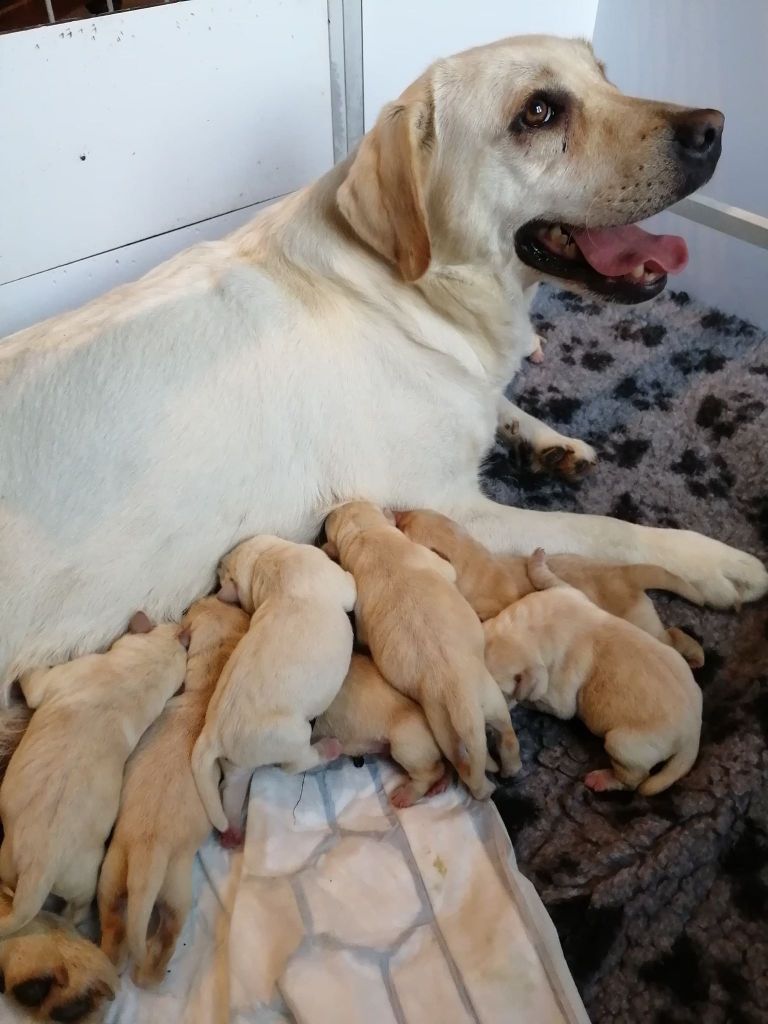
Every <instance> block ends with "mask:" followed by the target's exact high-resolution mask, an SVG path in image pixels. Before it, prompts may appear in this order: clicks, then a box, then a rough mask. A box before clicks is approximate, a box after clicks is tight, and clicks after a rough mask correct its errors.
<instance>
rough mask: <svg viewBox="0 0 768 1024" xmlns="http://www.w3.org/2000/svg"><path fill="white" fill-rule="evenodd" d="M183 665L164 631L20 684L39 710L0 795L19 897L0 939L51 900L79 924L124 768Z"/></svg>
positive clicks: (174, 632)
mask: <svg viewBox="0 0 768 1024" xmlns="http://www.w3.org/2000/svg"><path fill="white" fill-rule="evenodd" d="M186 662H187V653H186V650H185V649H184V647H183V646H182V644H181V642H180V640H179V627H178V626H173V625H165V626H157V627H156V628H155V629H153V630H152V631H151V632H150V633H147V634H143V635H130V634H129V635H126V636H124V637H122V638H121V639H120V640H118V641H117V643H115V644H114V645H113V647H112V649H111V650H110V651H108V652H107V653H106V654H90V655H86V656H85V657H83V658H78V659H76V660H75V661H72V662H69V663H68V664H66V665H59V666H58V667H56V668H50V669H35V670H33V671H32V672H30V673H27V674H26V675H25V676H23V677H22V680H21V687H22V690H23V692H24V697H25V699H26V701H27V704H28V705H29V706H30V707H31V708H34V709H35V711H34V714H33V716H32V719H31V721H30V724H29V726H28V728H27V731H26V733H25V734H24V737H23V739H22V741H21V743H20V744H19V746H18V749H17V750H16V752H15V754H14V755H13V757H12V758H11V763H10V764H9V765H8V771H7V772H6V774H5V779H4V780H3V784H2V787H1V788H0V817H2V821H3V828H4V831H5V835H4V838H3V845H2V847H1V848H0V880H2V881H3V882H4V883H5V884H6V885H8V886H10V887H11V888H12V889H14V890H15V893H14V901H13V913H12V914H10V915H9V916H6V917H3V918H0V936H2V935H8V934H10V933H11V932H13V931H15V930H16V929H17V928H20V927H22V926H23V925H25V924H27V923H28V922H29V921H31V920H32V918H33V917H34V916H35V914H37V912H38V911H39V910H40V909H41V907H42V906H43V903H44V901H45V899H46V898H47V896H48V894H49V893H51V892H53V893H55V894H56V895H57V896H61V897H62V898H63V899H65V900H66V901H67V903H68V906H67V914H68V916H69V917H70V918H71V919H72V920H73V921H74V922H75V923H77V922H78V921H79V920H80V919H81V918H82V917H83V916H84V915H85V914H86V913H87V911H88V908H89V907H90V904H91V900H92V899H93V897H94V895H95V893H96V880H97V878H98V873H99V867H100V866H101V861H102V858H103V856H104V843H105V842H106V839H107V836H108V835H109V831H110V829H111V828H112V825H113V824H114V822H115V818H116V817H117V811H118V807H119V804H120V787H121V786H122V782H123V769H124V768H125V762H126V761H127V759H128V757H129V755H130V753H131V751H132V750H133V748H134V747H135V746H136V744H137V743H138V741H139V739H140V738H141V735H142V733H143V732H144V731H145V729H146V728H147V727H148V726H149V725H150V724H151V723H152V722H153V721H154V720H155V719H156V718H157V716H158V715H159V714H160V712H161V711H162V710H163V706H164V705H165V703H166V701H167V700H169V698H170V697H171V696H172V695H173V693H174V692H175V691H176V690H178V689H179V687H180V686H181V684H182V682H183V681H184V671H185V668H186Z"/></svg>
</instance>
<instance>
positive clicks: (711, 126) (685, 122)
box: [674, 110, 725, 161]
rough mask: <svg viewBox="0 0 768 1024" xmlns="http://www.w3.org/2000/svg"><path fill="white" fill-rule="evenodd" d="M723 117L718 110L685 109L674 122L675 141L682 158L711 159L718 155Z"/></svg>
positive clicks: (715, 158) (723, 122) (713, 159)
mask: <svg viewBox="0 0 768 1024" xmlns="http://www.w3.org/2000/svg"><path fill="white" fill-rule="evenodd" d="M724 124H725V117H724V116H723V115H722V114H721V113H720V111H719V110H686V111H685V113H683V114H678V115H677V117H676V118H675V122H674V133H675V142H676V143H677V146H678V151H679V153H680V156H681V157H682V158H683V159H684V160H697V161H698V160H712V161H715V160H717V158H718V157H719V156H720V145H721V140H722V137H723V125H724Z"/></svg>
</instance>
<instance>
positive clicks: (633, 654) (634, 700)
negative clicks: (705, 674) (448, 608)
mask: <svg viewBox="0 0 768 1024" xmlns="http://www.w3.org/2000/svg"><path fill="white" fill-rule="evenodd" d="M529 572H530V574H531V581H532V582H533V584H534V586H535V587H537V588H538V589H539V590H541V591H542V592H541V593H535V594H529V595H528V596H527V597H524V598H522V599H521V600H520V601H518V602H516V603H515V604H513V605H511V606H510V607H508V608H506V609H505V610H504V611H503V612H501V613H500V614H499V615H497V616H496V618H494V619H489V620H488V621H487V622H486V623H485V625H484V627H483V628H484V630H485V638H486V650H485V656H486V662H487V664H488V668H489V669H490V671H491V673H492V675H493V676H494V678H495V679H496V680H497V681H498V683H499V685H500V686H501V688H502V690H503V691H504V693H505V694H506V695H507V696H508V697H510V698H514V699H515V700H524V701H528V702H530V703H531V704H532V705H533V707H535V708H537V709H538V710H540V711H547V712H549V713H550V714H553V715H556V716H557V717H558V718H573V717H574V716H575V715H578V717H579V718H580V719H581V720H582V721H583V722H584V724H585V725H586V726H587V728H588V729H589V730H590V731H591V732H593V733H595V735H597V736H601V737H604V738H605V749H606V751H607V752H608V755H609V757H610V758H611V764H612V766H613V767H612V770H608V769H604V770H600V771H593V772H590V773H589V774H588V775H587V776H586V777H585V779H584V782H585V783H586V785H587V786H589V788H590V789H594V790H598V791H602V790H607V789H638V790H639V791H640V792H641V793H642V794H643V795H644V796H651V795H652V794H654V793H660V792H661V791H662V790H664V789H667V788H668V787H669V786H671V785H672V783H673V782H676V781H677V780H678V779H680V778H682V776H683V775H685V774H686V773H687V772H688V771H690V769H691V768H692V767H693V764H694V762H695V761H696V757H697V755H698V751H699V737H700V733H701V691H700V689H699V687H698V686H697V685H696V682H695V680H694V678H693V676H692V675H691V670H690V669H689V668H688V666H687V665H686V664H685V662H684V661H683V659H682V658H681V657H680V655H679V654H678V653H677V652H676V651H673V650H672V649H671V648H670V647H667V646H665V645H664V644H661V643H659V642H658V641H657V640H655V639H654V638H653V637H651V636H649V635H648V634H647V633H644V632H643V631H642V630H640V629H638V628H637V627H636V626H633V625H632V624H631V623H628V622H624V621H623V620H622V619H619V618H617V617H616V616H614V615H609V614H608V613H607V612H604V611H602V610H601V609H600V608H598V607H597V606H596V605H594V604H593V603H592V602H591V601H590V600H589V598H588V597H586V596H585V595H584V594H582V593H580V592H579V591H578V590H575V589H574V588H573V587H569V586H568V585H567V584H565V583H563V582H562V581H561V580H559V579H558V578H557V577H556V576H555V575H554V573H552V572H551V570H550V569H549V567H548V566H547V563H546V559H545V557H544V552H543V551H541V550H540V549H539V550H538V551H536V553H535V554H534V555H533V556H532V557H531V559H530V561H529ZM661 762H666V764H665V765H664V767H663V768H662V769H661V770H660V771H659V772H658V773H657V774H655V775H651V769H652V768H653V767H654V766H655V765H657V764H659V763H661Z"/></svg>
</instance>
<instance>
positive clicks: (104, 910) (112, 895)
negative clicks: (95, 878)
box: [98, 842, 128, 967]
mask: <svg viewBox="0 0 768 1024" xmlns="http://www.w3.org/2000/svg"><path fill="white" fill-rule="evenodd" d="M127 895H128V862H127V859H126V856H125V848H124V847H123V846H122V845H118V844H117V843H115V842H112V843H111V844H110V846H109V849H108V850H107V855H106V857H105V858H104V863H103V865H102V867H101V875H100V876H99V890H98V904H99V923H100V925H101V949H102V952H104V953H105V954H106V955H107V956H108V957H109V959H110V960H111V961H112V963H113V964H115V965H117V966H118V967H119V966H121V964H122V960H123V957H124V950H125V906H126V898H127Z"/></svg>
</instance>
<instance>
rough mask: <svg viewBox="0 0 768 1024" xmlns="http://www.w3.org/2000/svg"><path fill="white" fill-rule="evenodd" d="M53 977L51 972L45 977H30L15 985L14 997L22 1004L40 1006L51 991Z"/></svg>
mask: <svg viewBox="0 0 768 1024" xmlns="http://www.w3.org/2000/svg"><path fill="white" fill-rule="evenodd" d="M51 985H53V978H52V977H51V976H50V974H48V975H46V976H45V977H44V978H30V979H29V981H20V982H19V984H18V985H14V986H13V998H14V999H15V1000H16V1002H17V1003H21V1005H22V1006H39V1005H40V1003H42V1001H43V1000H44V999H45V997H46V996H47V995H48V993H49V992H50V991H51Z"/></svg>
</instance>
